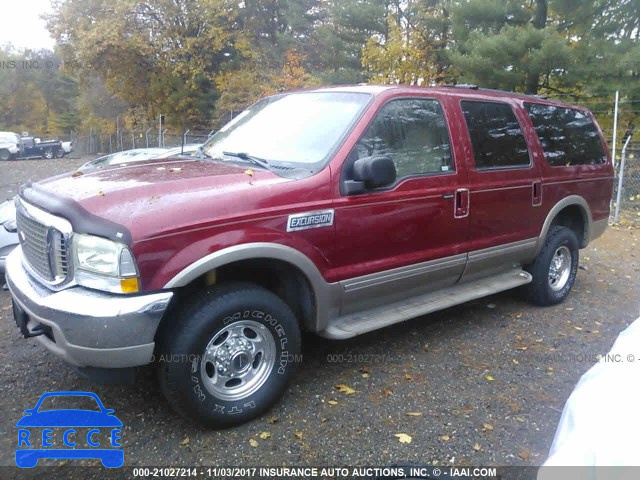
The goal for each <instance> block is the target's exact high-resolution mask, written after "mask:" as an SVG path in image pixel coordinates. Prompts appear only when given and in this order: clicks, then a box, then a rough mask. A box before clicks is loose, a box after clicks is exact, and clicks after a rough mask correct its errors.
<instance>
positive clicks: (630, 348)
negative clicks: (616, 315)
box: [538, 318, 640, 480]
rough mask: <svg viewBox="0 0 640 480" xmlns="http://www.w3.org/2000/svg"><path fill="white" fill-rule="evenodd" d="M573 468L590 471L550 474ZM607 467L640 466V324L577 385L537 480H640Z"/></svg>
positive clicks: (635, 473) (636, 474)
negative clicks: (547, 467)
mask: <svg viewBox="0 0 640 480" xmlns="http://www.w3.org/2000/svg"><path fill="white" fill-rule="evenodd" d="M574 465H578V466H583V467H589V468H586V469H585V468H583V469H555V468H550V469H546V468H545V467H546V466H574ZM603 466H640V318H638V319H636V320H635V321H634V322H633V323H632V324H631V325H629V327H627V329H626V330H624V331H623V332H622V333H621V334H620V335H619V336H618V338H617V339H616V341H615V343H614V345H613V348H612V349H611V351H610V352H609V354H608V355H604V356H603V357H602V359H601V360H600V361H599V362H598V363H597V364H596V365H594V366H593V367H592V368H591V369H589V371H587V373H585V374H584V375H583V376H582V378H581V379H580V381H579V382H578V385H577V386H576V388H575V390H574V391H573V393H572V394H571V396H570V397H569V400H567V403H566V404H565V407H564V411H563V412H562V417H561V418H560V423H559V425H558V429H557V430H556V435H555V438H554V440H553V444H552V445H551V450H550V452H549V458H548V459H547V461H546V462H545V464H544V466H543V467H542V468H541V469H540V470H539V472H538V480H551V479H553V480H555V479H560V478H562V479H563V480H568V479H569V478H571V479H573V478H580V479H581V480H589V479H593V480H617V479H623V478H624V479H625V480H626V479H627V478H629V479H631V478H633V479H634V480H635V479H638V478H640V468H638V469H622V468H618V469H610V468H609V469H607V468H595V467H603ZM574 474H575V476H574ZM630 475H633V476H630Z"/></svg>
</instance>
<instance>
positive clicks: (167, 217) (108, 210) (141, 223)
mask: <svg viewBox="0 0 640 480" xmlns="http://www.w3.org/2000/svg"><path fill="white" fill-rule="evenodd" d="M290 181H291V180H290V179H286V178H282V177H280V176H278V175H275V174H274V173H272V172H270V171H267V170H263V169H261V168H259V167H256V168H255V169H254V168H252V166H250V165H249V164H247V165H243V164H236V163H223V162H220V161H213V160H205V159H167V160H150V161H144V162H138V163H135V164H130V165H120V166H111V167H106V168H104V169H96V170H92V171H84V172H82V171H76V172H69V173H67V174H63V175H60V176H57V177H52V178H49V179H47V180H44V181H42V182H39V183H38V186H39V189H41V190H44V191H45V192H50V193H51V194H53V195H58V196H64V197H71V198H72V199H73V200H75V201H76V202H78V203H79V204H80V205H81V206H82V207H83V208H84V209H85V210H87V211H88V212H89V213H91V214H93V215H96V216H98V217H102V218H105V219H107V220H110V221H111V222H115V223H117V224H120V225H123V226H125V227H127V229H128V230H129V231H130V232H131V234H132V238H133V239H134V241H136V240H140V239H142V238H144V237H146V236H154V235H158V234H162V233H167V232H168V231H173V230H176V229H180V228H183V227H184V226H185V225H186V226H193V225H195V224H198V223H201V222H210V221H212V220H215V219H217V218H221V217H223V218H224V217H231V216H233V215H234V214H237V213H238V212H240V211H245V212H246V211H247V210H248V209H251V208H255V207H257V205H256V202H258V201H259V199H260V198H264V194H263V195H261V194H260V193H259V192H261V191H262V192H263V191H264V189H270V188H273V187H274V186H275V185H278V184H281V183H285V182H290ZM263 193H264V192H263Z"/></svg>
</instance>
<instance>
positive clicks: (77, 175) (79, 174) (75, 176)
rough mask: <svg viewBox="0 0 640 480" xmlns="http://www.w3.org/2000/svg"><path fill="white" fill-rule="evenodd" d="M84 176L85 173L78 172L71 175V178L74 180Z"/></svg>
mask: <svg viewBox="0 0 640 480" xmlns="http://www.w3.org/2000/svg"><path fill="white" fill-rule="evenodd" d="M82 175H84V173H83V172H81V171H80V170H77V171H75V172H73V173H72V174H71V176H72V177H73V178H77V177H80V176H82Z"/></svg>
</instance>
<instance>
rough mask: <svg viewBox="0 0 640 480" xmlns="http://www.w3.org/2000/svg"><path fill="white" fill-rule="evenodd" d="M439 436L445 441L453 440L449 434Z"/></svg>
mask: <svg viewBox="0 0 640 480" xmlns="http://www.w3.org/2000/svg"><path fill="white" fill-rule="evenodd" d="M438 438H439V439H440V440H442V441H443V442H448V441H449V440H451V437H450V436H449V435H440V436H439V437H438Z"/></svg>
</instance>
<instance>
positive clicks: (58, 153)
mask: <svg viewBox="0 0 640 480" xmlns="http://www.w3.org/2000/svg"><path fill="white" fill-rule="evenodd" d="M62 157H64V150H62V149H60V150H58V151H57V152H56V158H62Z"/></svg>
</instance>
